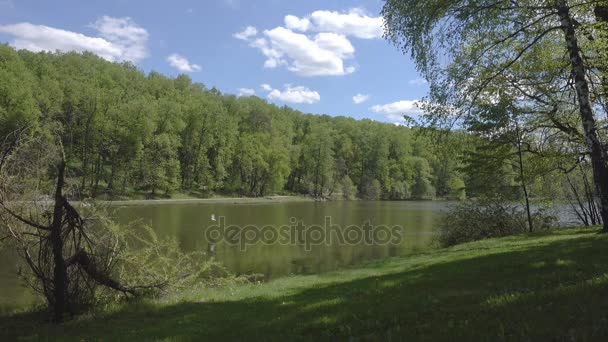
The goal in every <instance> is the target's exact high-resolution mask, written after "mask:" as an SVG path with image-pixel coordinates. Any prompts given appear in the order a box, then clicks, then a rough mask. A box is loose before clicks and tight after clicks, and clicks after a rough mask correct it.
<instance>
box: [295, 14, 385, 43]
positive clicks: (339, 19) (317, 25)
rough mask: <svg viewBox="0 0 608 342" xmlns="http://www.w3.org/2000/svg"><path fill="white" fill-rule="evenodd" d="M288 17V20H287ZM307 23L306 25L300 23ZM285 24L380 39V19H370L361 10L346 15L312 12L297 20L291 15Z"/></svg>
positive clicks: (381, 29)
mask: <svg viewBox="0 0 608 342" xmlns="http://www.w3.org/2000/svg"><path fill="white" fill-rule="evenodd" d="M288 17H289V19H288ZM306 22H308V24H307V25H304V24H302V23H306ZM285 24H286V25H287V27H290V26H289V24H292V27H290V28H292V29H294V30H299V31H306V30H308V29H311V30H314V31H317V32H333V33H338V34H343V35H345V36H353V37H357V38H361V39H376V38H382V33H383V32H384V29H383V21H382V17H371V16H369V15H368V14H366V13H365V11H364V10H363V9H361V8H353V9H351V10H349V11H348V12H346V13H340V12H336V11H314V12H313V13H312V14H311V15H310V16H308V17H304V18H298V17H296V16H293V15H288V16H287V17H285Z"/></svg>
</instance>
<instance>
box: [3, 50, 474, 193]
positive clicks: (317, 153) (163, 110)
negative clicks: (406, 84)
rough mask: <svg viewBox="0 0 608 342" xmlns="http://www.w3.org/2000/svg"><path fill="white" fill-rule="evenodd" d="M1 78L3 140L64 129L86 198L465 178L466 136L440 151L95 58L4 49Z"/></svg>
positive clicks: (436, 184) (386, 128)
mask: <svg viewBox="0 0 608 342" xmlns="http://www.w3.org/2000/svg"><path fill="white" fill-rule="evenodd" d="M0 75H1V76H2V79H3V81H4V82H2V85H0V121H1V122H2V124H1V125H0V127H2V129H1V130H0V139H3V138H4V137H5V136H6V135H7V134H9V133H10V132H11V131H12V130H15V129H19V128H23V127H37V126H40V128H41V129H43V130H49V129H50V128H51V127H55V128H53V129H54V130H55V132H58V134H59V135H60V137H61V140H62V141H63V144H64V146H65V153H66V164H67V166H68V169H69V170H68V171H69V172H68V174H67V176H68V181H69V182H70V184H74V185H75V186H77V187H76V188H75V189H74V190H75V191H74V192H73V194H72V196H74V197H75V198H110V199H111V198H116V197H123V198H124V197H127V198H128V197H130V196H134V195H135V194H145V196H146V197H149V198H155V197H170V196H171V195H172V194H174V193H176V192H179V193H185V194H190V195H193V196H208V195H209V194H213V193H219V194H231V195H232V194H238V195H242V196H266V195H271V194H276V193H291V194H294V193H295V194H307V195H310V196H313V197H318V198H325V197H331V195H332V194H333V193H334V192H335V193H338V192H339V190H341V189H340V188H346V190H343V191H344V192H345V193H346V195H345V197H347V198H353V197H354V196H353V194H358V195H361V196H363V197H365V198H370V199H410V198H432V197H435V196H438V197H446V196H450V193H451V191H452V189H450V188H449V186H448V185H449V184H450V183H451V182H452V181H453V180H455V179H461V180H464V179H466V178H465V177H463V175H462V172H460V171H459V170H458V165H459V164H460V161H459V160H460V157H461V154H462V153H461V150H462V146H464V142H465V141H466V140H467V137H466V135H460V138H459V139H456V140H454V143H450V144H434V143H433V140H432V138H430V137H427V136H422V135H418V134H417V130H416V129H410V128H407V127H402V126H394V125H390V124H384V123H379V122H374V121H371V120H361V121H356V120H354V119H351V118H346V117H329V116H325V115H308V114H304V113H301V112H298V111H296V110H293V109H291V108H289V107H285V106H284V107H278V106H275V105H272V104H269V103H267V102H266V101H264V100H262V99H260V98H257V97H235V96H232V95H227V94H221V93H220V92H219V91H217V90H216V89H213V88H212V89H208V88H206V87H205V86H204V85H202V84H197V83H193V82H192V80H191V79H190V78H189V77H188V76H185V75H180V76H178V77H176V78H169V77H166V76H163V75H161V74H159V73H156V72H151V73H149V74H144V73H143V72H141V71H139V70H137V69H136V68H134V67H133V66H132V65H129V64H117V63H110V62H107V61H105V60H103V59H101V58H99V57H96V56H95V55H93V54H90V53H83V54H79V53H32V52H28V51H18V52H16V51H14V50H13V49H12V48H10V47H8V46H1V47H0ZM445 146H449V147H450V149H446V148H445ZM347 179H348V180H350V182H352V184H348V182H347V181H346V180H347ZM344 183H346V184H344ZM466 186H467V184H464V187H466ZM355 188H356V189H355Z"/></svg>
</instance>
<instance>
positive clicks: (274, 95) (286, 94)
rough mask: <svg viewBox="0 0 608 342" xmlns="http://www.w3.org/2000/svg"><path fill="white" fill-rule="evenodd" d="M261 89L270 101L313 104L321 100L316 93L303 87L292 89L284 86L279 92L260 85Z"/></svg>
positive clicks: (289, 86) (265, 85) (266, 85)
mask: <svg viewBox="0 0 608 342" xmlns="http://www.w3.org/2000/svg"><path fill="white" fill-rule="evenodd" d="M262 89H264V90H265V91H267V92H268V96H267V97H268V99H269V100H272V101H281V102H288V103H306V104H313V103H317V102H319V101H320V100H321V95H319V93H318V92H316V91H314V90H310V89H308V88H306V87H303V86H296V87H294V86H292V85H290V84H286V85H285V86H284V88H283V90H279V89H273V88H272V87H271V86H270V85H268V84H262Z"/></svg>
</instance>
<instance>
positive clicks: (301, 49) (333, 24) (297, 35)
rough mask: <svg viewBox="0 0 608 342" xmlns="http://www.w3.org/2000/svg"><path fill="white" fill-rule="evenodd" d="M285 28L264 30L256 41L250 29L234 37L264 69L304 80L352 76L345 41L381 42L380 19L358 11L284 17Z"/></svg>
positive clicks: (348, 45)
mask: <svg viewBox="0 0 608 342" xmlns="http://www.w3.org/2000/svg"><path fill="white" fill-rule="evenodd" d="M284 21H285V26H278V27H275V28H273V29H269V30H264V32H263V36H261V37H258V36H257V34H258V31H257V30H256V29H255V28H254V27H251V26H250V27H248V28H247V29H245V30H244V31H242V32H238V33H235V34H234V35H233V36H234V37H235V38H237V39H241V40H246V41H248V42H249V46H251V47H254V48H256V49H258V50H260V52H262V54H263V55H264V56H265V57H266V60H265V62H264V67H265V68H277V67H280V66H285V67H287V69H288V70H290V71H292V72H294V73H296V74H298V75H300V76H305V77H312V76H341V75H347V74H350V73H353V72H355V70H356V68H355V66H353V65H346V64H347V63H346V60H348V59H351V58H354V54H355V48H354V47H353V44H352V43H351V41H350V40H349V37H355V38H360V39H375V38H381V37H382V33H383V20H382V17H373V16H370V15H368V14H367V13H365V11H364V10H362V9H360V8H354V9H350V10H349V11H346V12H337V11H314V12H313V13H311V14H310V15H308V16H304V17H297V16H295V15H291V14H290V15H287V16H285V18H284Z"/></svg>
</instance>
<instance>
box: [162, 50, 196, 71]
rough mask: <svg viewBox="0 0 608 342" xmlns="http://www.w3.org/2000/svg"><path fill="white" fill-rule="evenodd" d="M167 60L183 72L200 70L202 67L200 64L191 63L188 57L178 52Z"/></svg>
mask: <svg viewBox="0 0 608 342" xmlns="http://www.w3.org/2000/svg"><path fill="white" fill-rule="evenodd" d="M167 62H169V65H171V66H172V67H174V68H176V69H177V70H179V71H181V72H199V71H201V69H202V68H201V66H200V65H198V64H193V63H190V62H189V61H188V59H186V58H185V57H183V56H180V55H178V54H176V53H174V54H172V55H170V56H169V57H167Z"/></svg>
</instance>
